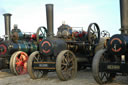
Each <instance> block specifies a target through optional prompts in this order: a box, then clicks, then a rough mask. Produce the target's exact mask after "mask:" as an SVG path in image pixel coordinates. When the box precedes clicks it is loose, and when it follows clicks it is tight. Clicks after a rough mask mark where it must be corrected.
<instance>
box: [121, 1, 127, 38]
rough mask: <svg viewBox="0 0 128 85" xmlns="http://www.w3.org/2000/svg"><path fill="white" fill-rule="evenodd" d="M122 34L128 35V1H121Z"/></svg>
mask: <svg viewBox="0 0 128 85" xmlns="http://www.w3.org/2000/svg"><path fill="white" fill-rule="evenodd" d="M120 15H121V29H120V31H121V34H127V35H128V0H120Z"/></svg>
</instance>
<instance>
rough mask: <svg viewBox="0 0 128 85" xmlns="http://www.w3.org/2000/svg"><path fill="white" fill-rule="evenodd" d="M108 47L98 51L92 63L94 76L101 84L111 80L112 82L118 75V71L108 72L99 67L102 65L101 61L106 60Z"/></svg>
mask: <svg viewBox="0 0 128 85" xmlns="http://www.w3.org/2000/svg"><path fill="white" fill-rule="evenodd" d="M105 51H106V49H102V50H100V51H98V52H97V53H96V55H95V56H94V58H93V63H92V72H93V77H94V79H95V80H96V82H97V83H99V84H106V83H109V82H112V81H113V80H114V78H115V76H116V73H108V72H100V71H99V69H100V68H99V67H100V65H101V62H105V57H104V53H105Z"/></svg>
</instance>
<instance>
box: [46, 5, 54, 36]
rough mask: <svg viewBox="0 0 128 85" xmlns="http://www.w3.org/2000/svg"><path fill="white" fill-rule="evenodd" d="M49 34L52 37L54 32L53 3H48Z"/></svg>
mask: <svg viewBox="0 0 128 85" xmlns="http://www.w3.org/2000/svg"><path fill="white" fill-rule="evenodd" d="M46 17H47V29H48V32H47V36H49V37H52V36H53V35H54V33H53V4H46Z"/></svg>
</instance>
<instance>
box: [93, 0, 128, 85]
mask: <svg viewBox="0 0 128 85" xmlns="http://www.w3.org/2000/svg"><path fill="white" fill-rule="evenodd" d="M120 10H121V12H120V13H121V29H120V30H121V34H115V35H113V36H112V37H111V38H110V39H109V40H108V42H107V48H105V49H102V50H100V51H98V52H97V53H96V55H95V56H94V58H93V64H92V68H93V76H94V79H95V80H96V82H97V83H99V84H105V83H108V82H112V81H113V79H114V78H115V77H116V76H117V75H120V74H121V75H128V11H127V10H128V0H120Z"/></svg>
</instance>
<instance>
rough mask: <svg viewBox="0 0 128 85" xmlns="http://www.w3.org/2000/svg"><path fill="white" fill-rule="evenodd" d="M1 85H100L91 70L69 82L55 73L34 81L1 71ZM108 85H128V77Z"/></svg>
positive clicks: (26, 76)
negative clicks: (62, 79) (60, 78)
mask: <svg viewBox="0 0 128 85" xmlns="http://www.w3.org/2000/svg"><path fill="white" fill-rule="evenodd" d="M0 85H98V84H97V83H96V82H95V81H94V79H93V77H92V74H91V70H89V69H87V70H81V71H79V72H78V74H77V77H76V78H75V79H72V80H68V81H60V80H59V79H58V77H57V75H56V73H55V72H50V73H49V74H48V76H47V77H45V78H41V79H36V80H33V79H31V78H30V77H29V75H28V74H26V75H20V76H15V75H13V74H11V73H10V72H9V71H8V70H4V72H3V71H0ZM107 85H128V77H121V76H118V77H116V79H115V80H114V82H113V83H111V84H107Z"/></svg>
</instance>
